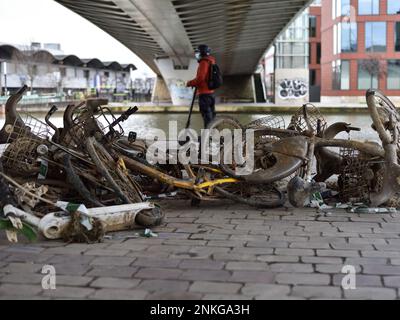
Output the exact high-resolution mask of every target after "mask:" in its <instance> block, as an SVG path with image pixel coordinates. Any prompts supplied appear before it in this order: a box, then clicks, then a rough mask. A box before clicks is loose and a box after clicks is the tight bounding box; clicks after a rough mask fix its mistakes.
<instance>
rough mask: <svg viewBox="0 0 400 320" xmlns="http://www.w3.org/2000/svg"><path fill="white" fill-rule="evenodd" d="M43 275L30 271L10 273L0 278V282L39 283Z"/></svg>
mask: <svg viewBox="0 0 400 320" xmlns="http://www.w3.org/2000/svg"><path fill="white" fill-rule="evenodd" d="M43 277H44V275H40V274H32V273H22V272H19V273H12V274H7V275H5V276H3V277H2V278H1V282H2V283H20V284H40V283H42V279H43Z"/></svg>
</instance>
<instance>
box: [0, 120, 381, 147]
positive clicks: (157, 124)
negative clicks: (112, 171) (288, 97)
mask: <svg viewBox="0 0 400 320" xmlns="http://www.w3.org/2000/svg"><path fill="white" fill-rule="evenodd" d="M221 115H222V116H223V115H228V116H231V117H234V118H236V119H238V120H239V121H240V123H242V124H243V125H246V124H248V123H249V122H251V121H253V120H256V119H259V118H262V117H265V116H267V114H249V113H240V114H221ZM273 115H275V116H281V117H282V118H283V119H284V121H285V125H286V126H287V125H288V124H289V122H290V118H291V114H288V113H286V114H275V113H274V114H273ZM33 116H34V117H36V118H38V119H40V120H42V121H44V120H43V119H44V116H45V115H44V114H34V115H33ZM324 117H325V119H326V121H327V123H328V125H329V124H332V123H334V122H346V123H351V124H352V125H353V126H356V127H360V128H361V129H362V130H361V131H360V132H352V133H351V139H355V140H361V141H364V140H375V141H377V140H378V136H377V134H376V133H375V132H374V131H373V130H372V129H371V123H372V121H371V118H370V116H369V115H368V114H366V113H356V114H353V115H352V114H349V113H343V114H328V115H326V116H324ZM51 120H52V122H53V123H54V124H55V125H56V126H58V127H62V115H61V114H56V115H54V116H53V117H52V119H51ZM186 120H187V114H183V113H169V114H167V113H147V114H144V113H139V114H134V115H132V116H131V117H130V118H129V119H128V120H127V121H125V122H124V123H123V128H124V130H125V132H126V134H127V133H128V132H129V131H135V132H137V135H138V138H152V137H153V136H154V133H155V131H156V129H161V130H163V131H164V132H166V133H167V134H168V128H169V122H170V121H176V122H177V126H178V130H181V129H183V128H184V126H185V124H186ZM3 124H4V116H0V127H2V126H3ZM202 125H203V120H202V118H201V115H200V114H198V113H195V114H193V117H192V125H191V128H193V129H195V130H197V131H199V130H200V129H201V128H202ZM339 137H340V138H347V137H348V135H347V134H342V135H341V136H339Z"/></svg>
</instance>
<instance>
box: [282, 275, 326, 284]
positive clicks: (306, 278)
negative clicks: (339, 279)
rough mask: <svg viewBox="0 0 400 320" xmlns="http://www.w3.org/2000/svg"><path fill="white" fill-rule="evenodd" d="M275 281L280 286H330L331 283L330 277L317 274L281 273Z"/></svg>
mask: <svg viewBox="0 0 400 320" xmlns="http://www.w3.org/2000/svg"><path fill="white" fill-rule="evenodd" d="M275 279H276V282H277V283H279V284H293V285H299V284H305V285H307V284H308V285H328V284H329V283H330V276H329V275H326V274H315V273H314V274H309V273H279V274H277V275H276V278H275Z"/></svg>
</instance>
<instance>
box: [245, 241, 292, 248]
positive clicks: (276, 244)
mask: <svg viewBox="0 0 400 320" xmlns="http://www.w3.org/2000/svg"><path fill="white" fill-rule="evenodd" d="M246 246H247V247H258V248H287V247H289V242H287V241H276V240H275V241H249V242H248V243H247V245H246Z"/></svg>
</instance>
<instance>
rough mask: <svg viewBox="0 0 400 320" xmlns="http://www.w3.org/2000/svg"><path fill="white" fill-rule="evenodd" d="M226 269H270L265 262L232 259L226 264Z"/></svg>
mask: <svg viewBox="0 0 400 320" xmlns="http://www.w3.org/2000/svg"><path fill="white" fill-rule="evenodd" d="M225 269H226V270H264V271H265V270H268V265H267V264H266V263H264V262H251V261H250V262H244V261H231V262H228V263H227V264H226V266H225Z"/></svg>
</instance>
